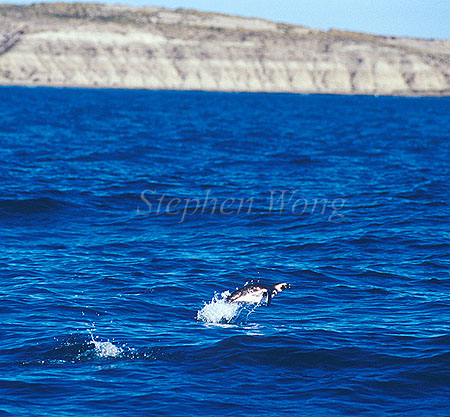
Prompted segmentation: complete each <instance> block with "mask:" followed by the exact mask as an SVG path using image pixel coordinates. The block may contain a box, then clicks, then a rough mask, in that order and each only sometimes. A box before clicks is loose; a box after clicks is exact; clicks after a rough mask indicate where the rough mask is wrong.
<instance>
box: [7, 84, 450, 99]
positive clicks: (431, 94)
mask: <svg viewBox="0 0 450 417" xmlns="http://www.w3.org/2000/svg"><path fill="white" fill-rule="evenodd" d="M9 87H11V88H12V87H23V88H54V89H74V90H77V89H80V90H125V91H127V90H129V91H174V92H177V91H178V92H199V93H228V94H289V95H299V96H348V97H353V96H356V97H357V96H361V97H405V98H426V97H430V98H446V97H450V90H448V91H444V92H440V91H438V92H433V91H430V92H416V93H413V94H403V93H401V92H400V93H394V94H385V93H380V94H373V93H361V92H358V93H348V92H315V91H273V90H272V91H268V90H206V89H205V90H202V89H195V88H192V89H178V88H145V87H116V86H98V85H82V84H80V85H76V84H74V85H69V84H67V85H65V84H64V85H57V84H31V83H29V84H25V83H24V84H0V88H9Z"/></svg>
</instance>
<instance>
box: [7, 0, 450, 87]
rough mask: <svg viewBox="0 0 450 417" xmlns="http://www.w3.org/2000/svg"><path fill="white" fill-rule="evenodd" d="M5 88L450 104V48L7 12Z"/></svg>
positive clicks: (100, 10)
mask: <svg viewBox="0 0 450 417" xmlns="http://www.w3.org/2000/svg"><path fill="white" fill-rule="evenodd" d="M0 84H3V85H51V86H86V87H120V88H149V89H181V90H192V89H195V90H218V91H271V92H272V91H273V92H275V91H277V92H296V93H342V94H400V95H417V94H424V95H428V94H430V95H450V41H444V40H424V39H409V38H394V37H385V36H374V35H367V34H362V33H353V32H342V31H328V32H323V31H319V30H313V29H309V28H306V27H301V26H292V25H286V24H277V23H274V22H269V21H265V20H261V19H246V18H241V17H236V16H226V15H220V14H213V13H201V12H197V11H194V10H184V9H181V10H168V9H162V8H154V7H145V8H133V7H126V6H106V5H99V4H83V3H74V4H64V3H53V4H34V5H29V6H23V5H21V6H19V5H0Z"/></svg>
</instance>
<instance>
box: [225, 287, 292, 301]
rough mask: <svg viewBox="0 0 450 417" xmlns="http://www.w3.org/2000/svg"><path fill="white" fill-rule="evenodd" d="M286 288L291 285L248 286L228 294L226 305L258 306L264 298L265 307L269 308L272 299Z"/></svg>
mask: <svg viewBox="0 0 450 417" xmlns="http://www.w3.org/2000/svg"><path fill="white" fill-rule="evenodd" d="M286 288H291V285H290V284H286V283H285V282H280V283H278V284H275V285H266V284H262V283H260V282H256V283H252V284H248V285H245V286H244V287H242V288H239V289H237V290H236V291H234V292H233V293H232V294H230V295H229V296H228V297H227V303H248V304H260V303H261V302H262V300H263V299H264V297H266V300H267V306H269V305H270V303H271V301H272V298H273V297H274V296H275V295H277V294H278V293H279V292H281V291H283V290H285V289H286Z"/></svg>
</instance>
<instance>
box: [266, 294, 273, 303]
mask: <svg viewBox="0 0 450 417" xmlns="http://www.w3.org/2000/svg"><path fill="white" fill-rule="evenodd" d="M271 302H272V292H271V291H267V304H266V306H267V307H269V306H270V303H271Z"/></svg>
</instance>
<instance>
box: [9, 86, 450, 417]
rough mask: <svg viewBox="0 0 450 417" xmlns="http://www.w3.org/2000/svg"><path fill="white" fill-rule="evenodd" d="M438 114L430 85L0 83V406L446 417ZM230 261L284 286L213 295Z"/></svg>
mask: <svg viewBox="0 0 450 417" xmlns="http://www.w3.org/2000/svg"><path fill="white" fill-rule="evenodd" d="M449 126H450V99H449V98H400V97H363V96H354V97H345V96H326V95H324V96H314V95H305V96H301V95H287V94H230V93H205V92H162V91H120V90H89V89H51V88H16V87H8V88H0V160H1V165H0V181H1V190H2V192H1V196H0V230H1V232H0V236H1V239H0V249H1V252H0V265H1V268H0V277H1V287H0V317H1V320H0V415H1V416H73V415H84V416H109V417H110V416H130V415H133V416H151V415H166V416H209V415H211V416H217V415H223V416H250V415H255V416H256V415H266V416H281V415H291V416H296V415H298V416H329V415H337V416H339V415H367V416H376V415H402V416H448V415H450V405H449V401H448V398H449V396H450V384H449V381H450V298H449V293H450V276H449V259H450V256H449V255H450V245H449V237H450V231H449V217H450V209H449V196H450V192H449V191H450V187H449V185H450V184H449V179H450V164H449V161H450V141H449V139H450V135H449ZM252 280H254V281H258V280H259V281H261V282H265V283H277V282H288V283H290V284H291V285H292V288H291V289H289V290H286V291H284V292H282V293H281V294H278V295H277V296H276V297H275V298H274V299H273V301H272V305H271V306H269V307H266V306H264V305H259V306H258V305H256V306H244V305H232V304H227V303H225V302H224V297H225V296H226V294H227V291H228V292H231V291H233V290H234V289H236V287H238V286H241V285H243V284H245V283H246V282H250V281H252Z"/></svg>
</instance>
